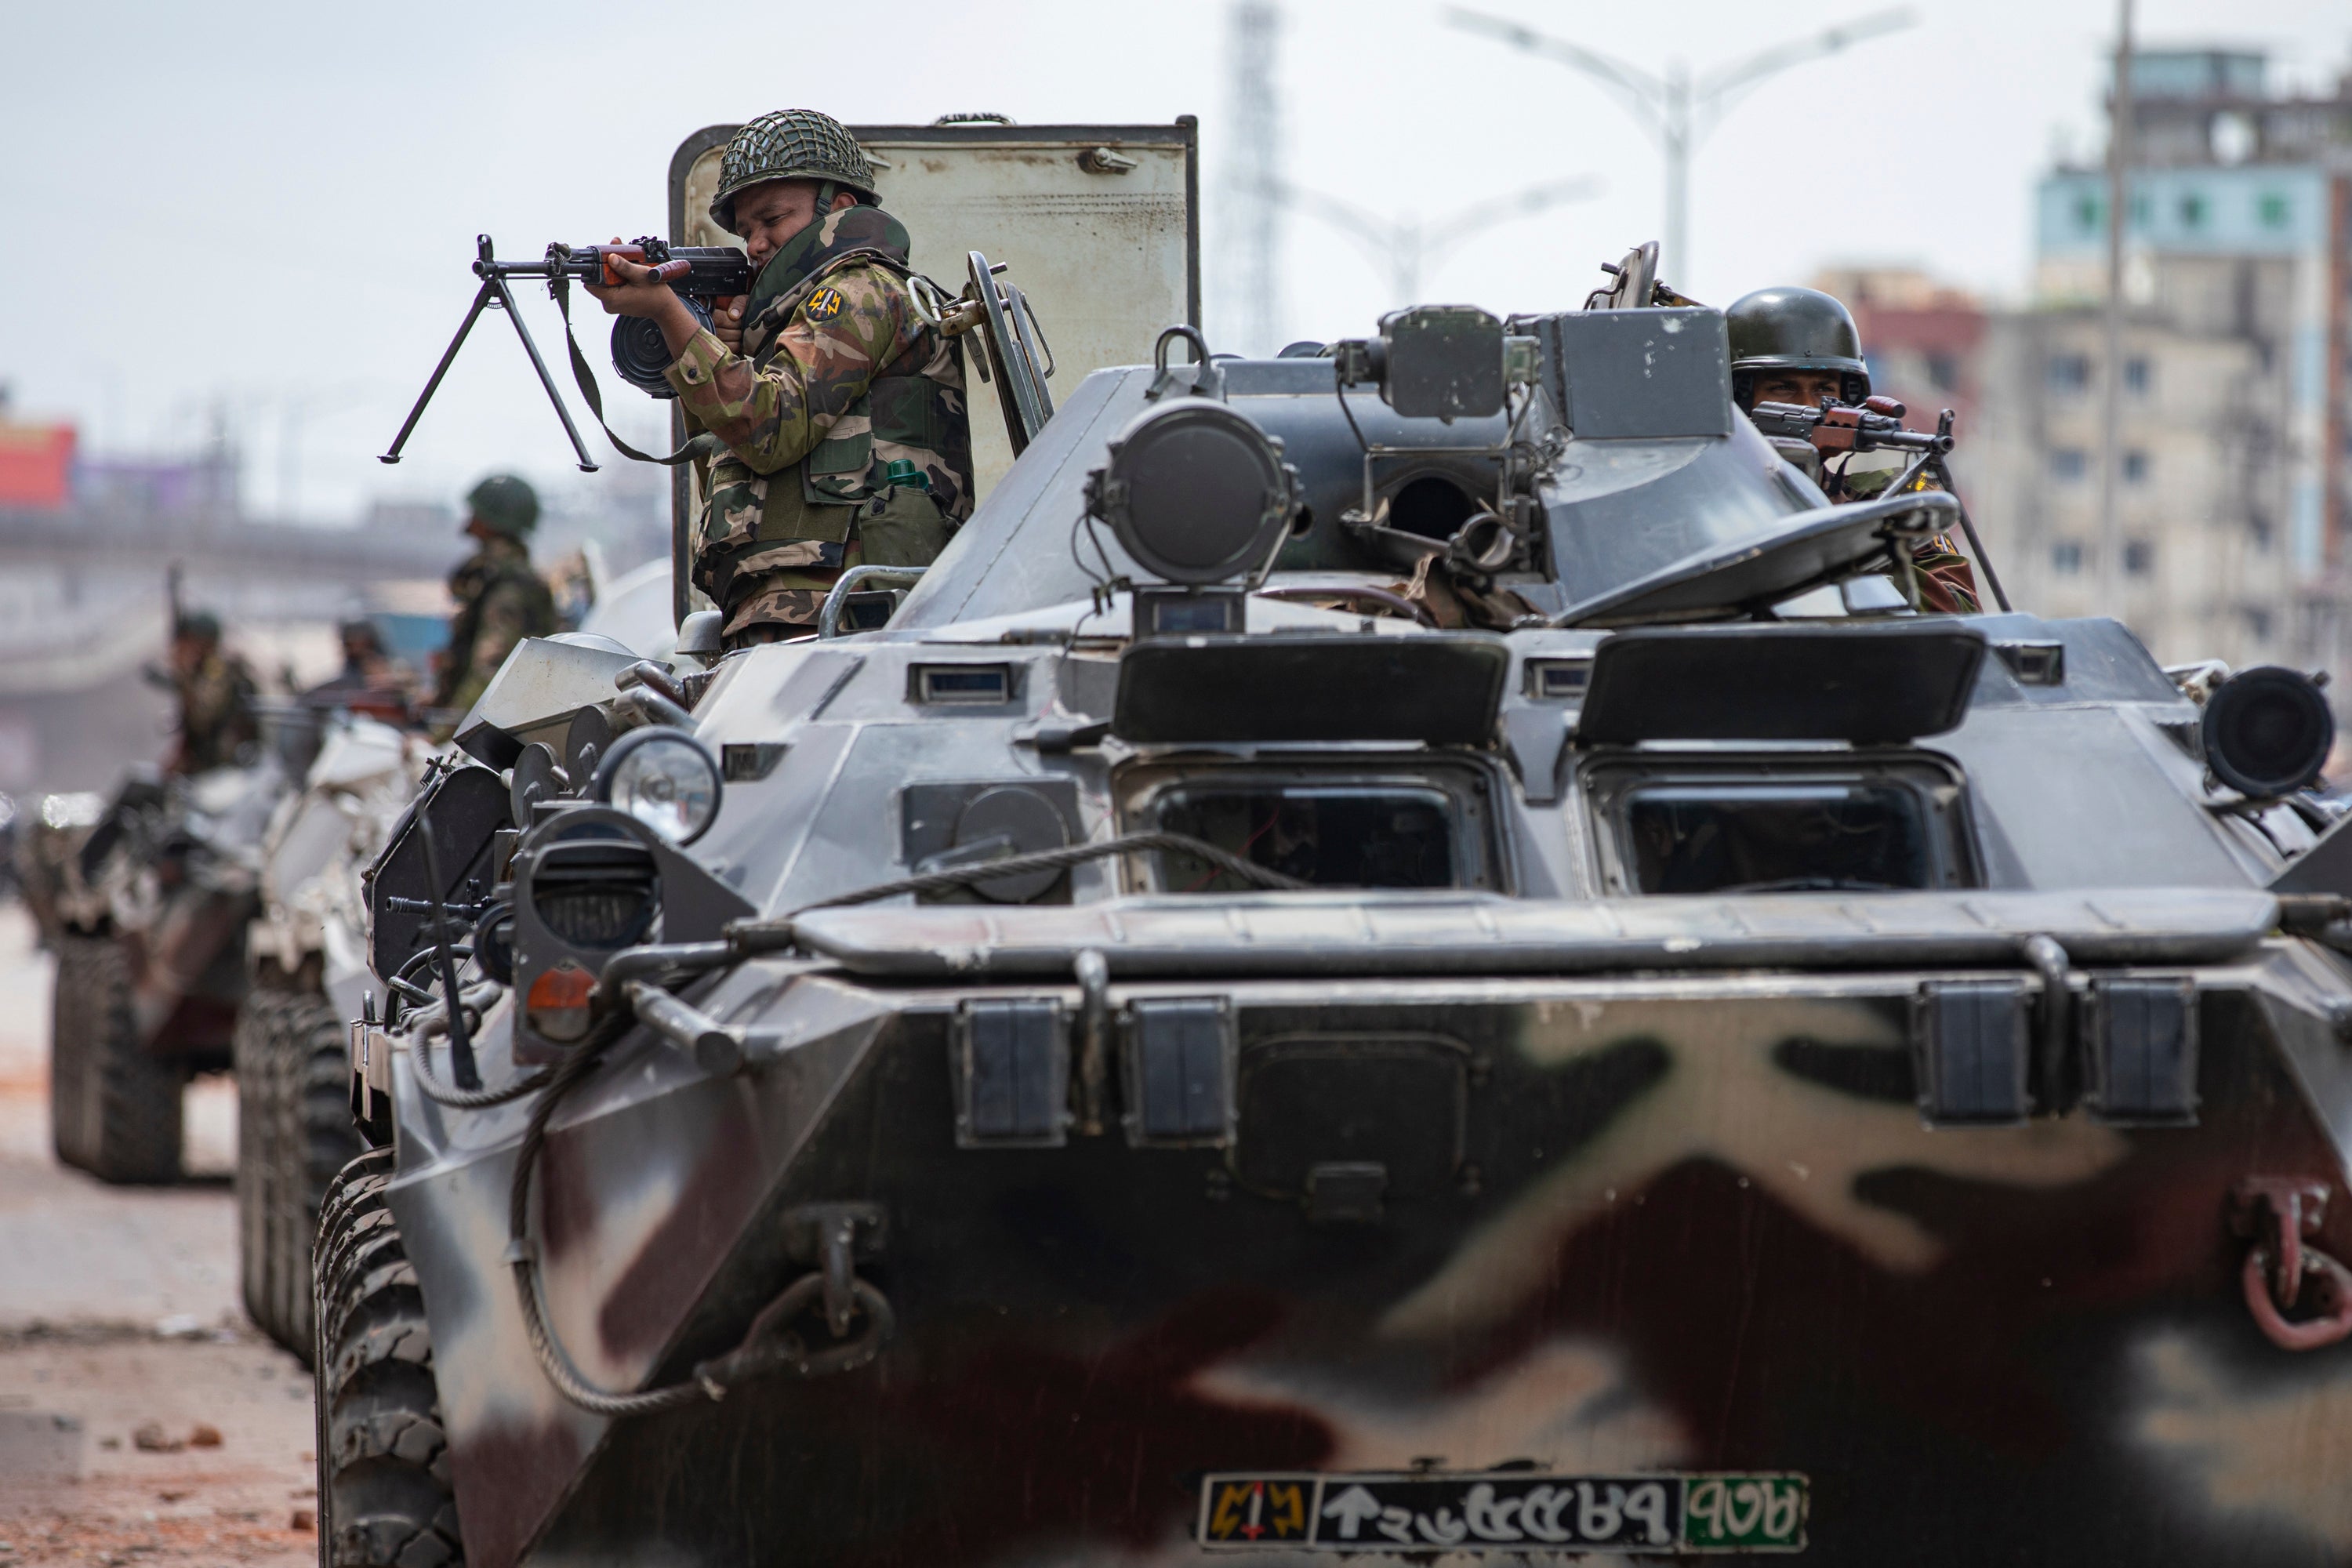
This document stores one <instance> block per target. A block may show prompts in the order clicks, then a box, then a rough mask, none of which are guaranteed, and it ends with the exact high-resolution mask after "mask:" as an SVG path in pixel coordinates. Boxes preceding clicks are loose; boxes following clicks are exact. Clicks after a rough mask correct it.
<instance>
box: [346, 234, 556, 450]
mask: <svg viewBox="0 0 2352 1568" xmlns="http://www.w3.org/2000/svg"><path fill="white" fill-rule="evenodd" d="M474 272H475V275H476V276H478V277H479V278H480V279H481V280H482V286H481V287H480V288H479V289H476V290H475V291H474V304H473V308H472V309H470V310H467V312H466V319H465V320H464V321H461V322H459V323H458V324H457V336H456V337H454V338H451V339H450V340H449V348H448V351H447V352H446V353H444V354H442V356H441V363H439V364H437V365H435V366H434V367H433V378H432V379H431V380H430V381H427V382H426V383H425V390H424V391H423V392H421V393H419V394H418V395H417V398H416V406H415V407H414V408H412V409H410V410H409V411H408V418H407V419H406V420H405V421H404V422H403V424H402V425H401V426H400V434H399V435H397V436H394V437H393V438H392V447H391V449H390V450H388V451H386V452H385V453H384V454H383V456H382V457H380V458H377V459H376V461H377V462H380V463H397V462H398V461H400V449H401V447H404V446H406V445H407V444H408V437H409V433H410V432H411V431H413V430H415V428H416V422H417V421H418V420H419V419H422V418H423V417H424V416H425V405H426V404H428V403H430V402H432V401H433V395H434V393H436V391H438V390H440V386H441V378H442V377H443V376H445V375H446V374H449V366H450V363H451V362H453V361H455V360H456V359H457V351H458V350H459V349H461V348H463V347H465V346H466V334H467V332H470V331H473V330H474V323H475V322H476V321H478V320H480V319H481V314H482V311H483V310H484V309H486V308H487V309H489V310H504V311H505V312H506V313H507V320H509V321H512V322H513V323H514V330H515V336H517V337H519V338H520V339H521V340H522V352H523V353H527V354H529V355H530V368H531V369H532V370H534V371H537V372H538V373H539V384H540V385H541V386H543V387H545V388H546V389H547V401H548V402H550V403H551V404H553V405H555V416H556V417H557V418H558V419H561V420H562V421H563V433H564V434H565V435H566V436H568V437H571V438H572V451H574V452H576V453H578V454H579V457H580V471H581V472H582V473H583V474H593V473H594V472H595V471H596V464H595V462H594V460H593V459H592V458H590V457H589V456H588V447H587V445H586V443H584V442H583V441H582V440H581V439H580V431H579V429H578V428H577V427H576V426H573V424H572V411H571V410H570V409H568V408H566V407H564V406H563V399H562V397H561V396H560V395H558V394H557V393H556V390H555V378H554V377H552V376H551V375H549V374H547V363H546V362H545V361H543V360H541V358H540V357H539V345H538V344H537V343H535V342H531V341H530V328H528V327H526V326H524V325H523V322H522V312H521V311H520V310H517V309H516V308H515V297H514V294H513V293H512V291H511V290H509V289H508V288H507V280H506V276H505V274H504V273H502V272H501V271H500V270H499V262H498V258H497V257H496V256H495V255H494V254H493V253H492V247H491V245H490V237H489V236H488V235H487V234H481V235H476V236H475V237H474ZM551 287H552V285H551Z"/></svg>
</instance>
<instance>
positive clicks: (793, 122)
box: [710, 109, 874, 234]
mask: <svg viewBox="0 0 2352 1568" xmlns="http://www.w3.org/2000/svg"><path fill="white" fill-rule="evenodd" d="M770 180H831V181H832V182H833V183H834V184H837V185H842V186H845V187H846V188H848V189H850V190H853V191H855V192H856V193H857V194H858V195H859V196H861V197H863V198H864V199H865V200H866V201H869V202H870V201H872V200H873V199H874V165H873V164H871V163H867V162H866V149H864V148H863V147H860V146H859V145H858V144H857V138H856V137H855V136H852V135H851V134H850V133H849V127H847V126H845V125H844V124H843V123H842V122H841V121H838V120H835V118H834V117H833V116H832V115H830V114H819V113H818V112H817V111H816V110H814V109H779V110H776V111H775V112H774V113H772V114H762V115H761V116H760V118H759V119H757V120H754V121H751V123H750V124H748V125H745V126H744V127H743V128H742V129H741V130H740V131H738V132H735V135H734V137H733V139H732V140H730V142H728V143H727V151H726V153H724V154H723V155H722V156H721V157H720V158H719V194H718V195H714V196H712V197H711V198H710V216H711V219H712V221H713V222H715V223H717V224H718V225H719V227H721V228H723V229H725V230H727V231H728V232H729V233H730V234H732V233H734V232H735V198H736V197H737V196H738V195H741V194H742V193H743V192H745V191H748V190H750V189H751V187H752V186H753V185H761V184H767V183H768V182H769V181H770Z"/></svg>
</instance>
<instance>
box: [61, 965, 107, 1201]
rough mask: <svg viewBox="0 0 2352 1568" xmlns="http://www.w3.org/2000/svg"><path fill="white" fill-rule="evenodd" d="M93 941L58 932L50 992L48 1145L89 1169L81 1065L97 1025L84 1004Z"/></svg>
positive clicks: (70, 1162) (77, 1165)
mask: <svg viewBox="0 0 2352 1568" xmlns="http://www.w3.org/2000/svg"><path fill="white" fill-rule="evenodd" d="M92 940H93V939H91V938H89V937H86V936H72V935H66V936H60V937H59V938H58V963H57V971H56V973H55V974H54V975H53V976H52V979H51V985H50V991H49V1146H50V1147H51V1148H52V1149H54V1150H56V1151H57V1156H58V1164H60V1165H70V1166H72V1167H73V1168H74V1169H75V1170H77V1171H86V1170H88V1169H89V1140H88V1139H87V1138H85V1137H84V1136H83V1135H82V1124H83V1122H84V1121H86V1120H87V1118H86V1117H84V1115H83V1114H82V1103H83V1100H84V1099H85V1095H84V1092H83V1086H82V1078H83V1074H82V1068H83V1065H84V1064H85V1063H86V1062H87V1061H88V1060H89V1036H90V1035H91V1034H92V1033H93V1032H94V1031H95V1029H96V1027H97V1020H96V1019H95V1018H94V1017H93V1016H92V1008H91V1007H90V1005H89V1002H90V991H89V971H90V968H91V963H92V960H91V955H90V953H89V951H88V949H89V945H90V944H91V942H92Z"/></svg>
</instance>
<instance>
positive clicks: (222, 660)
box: [165, 610, 261, 773]
mask: <svg viewBox="0 0 2352 1568" xmlns="http://www.w3.org/2000/svg"><path fill="white" fill-rule="evenodd" d="M170 680H171V686H172V691H173V696H174V697H175V698H176V699H177V700H178V702H179V709H180V731H179V736H178V739H177V741H176V742H175V743H174V745H173V752H172V757H171V761H170V762H169V763H166V764H165V765H166V768H167V770H168V771H170V772H172V773H205V772H208V771H210V770H211V769H214V768H225V767H232V766H235V765H236V762H237V760H238V757H237V753H238V752H240V751H241V750H244V749H245V748H247V747H248V746H251V745H252V744H253V743H254V742H257V741H258V740H259V739H260V738H261V724H260V721H259V720H258V719H257V717H256V716H255V714H254V708H253V702H254V698H255V696H256V694H257V691H258V688H257V685H256V683H255V681H254V679H253V671H252V670H251V669H249V668H247V667H246V663H245V660H243V659H241V658H237V657H236V655H235V654H233V653H228V652H225V651H224V650H223V649H222V647H221V624H220V619H219V617H218V616H214V615H212V614H211V613H209V612H207V611H205V610H192V611H189V612H188V613H186V614H184V615H183V616H180V618H179V619H178V620H177V621H176V622H174V623H173V626H172V667H171V672H170Z"/></svg>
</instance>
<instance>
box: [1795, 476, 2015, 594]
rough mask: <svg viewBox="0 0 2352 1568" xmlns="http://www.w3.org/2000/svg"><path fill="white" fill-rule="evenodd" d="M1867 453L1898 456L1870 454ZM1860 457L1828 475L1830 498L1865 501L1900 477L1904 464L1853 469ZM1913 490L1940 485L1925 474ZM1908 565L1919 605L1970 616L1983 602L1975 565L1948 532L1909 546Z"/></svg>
mask: <svg viewBox="0 0 2352 1568" xmlns="http://www.w3.org/2000/svg"><path fill="white" fill-rule="evenodd" d="M1870 456H1872V457H1874V458H1876V457H1883V456H1897V457H1899V456H1902V454H1880V453H1873V454H1870ZM1860 460H1861V459H1860V458H1848V459H1847V460H1846V464H1845V466H1844V467H1843V468H1842V469H1841V470H1840V471H1839V472H1838V473H1837V474H1835V475H1834V476H1832V482H1833V484H1834V486H1835V488H1834V489H1831V490H1830V492H1829V494H1830V499H1831V500H1872V499H1874V497H1877V496H1880V495H1883V494H1885V490H1886V487H1887V486H1889V485H1891V484H1893V483H1894V482H1895V480H1896V479H1900V478H1902V470H1903V468H1906V467H1907V466H1908V464H1907V462H1906V463H1889V464H1885V465H1883V466H1882V465H1877V464H1874V465H1873V466H1871V467H1869V468H1856V467H1855V464H1856V463H1857V462H1859V461H1860ZM1911 488H1912V489H1915V490H1937V489H1943V488H1944V487H1943V486H1941V485H1939V484H1937V482H1936V481H1935V480H1934V479H1930V478H1928V477H1927V475H1926V474H1921V475H1920V476H1919V477H1918V478H1917V479H1914V480H1912V481H1911ZM1911 564H1912V567H1913V568H1914V570H1916V572H1917V573H1918V576H1919V607H1920V608H1921V609H1923V610H1927V611H1930V612H1934V613H1937V614H1941V615H1947V616H1973V615H1977V614H1979V613H1980V612H1981V611H1982V610H1983V608H1984V605H1983V603H1982V602H1981V601H1980V600H1979V598H1978V597H1977V573H1976V568H1975V567H1973V566H1971V565H1970V564H1969V558H1968V557H1967V556H1965V555H1963V554H1961V553H1960V552H1959V547H1958V545H1957V544H1955V543H1954V542H1953V541H1952V536H1951V535H1950V534H1948V533H1939V534H1937V536H1936V537H1935V538H1933V539H1923V540H1921V541H1920V542H1918V543H1916V544H1915V545H1913V546H1912V547H1911Z"/></svg>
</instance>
